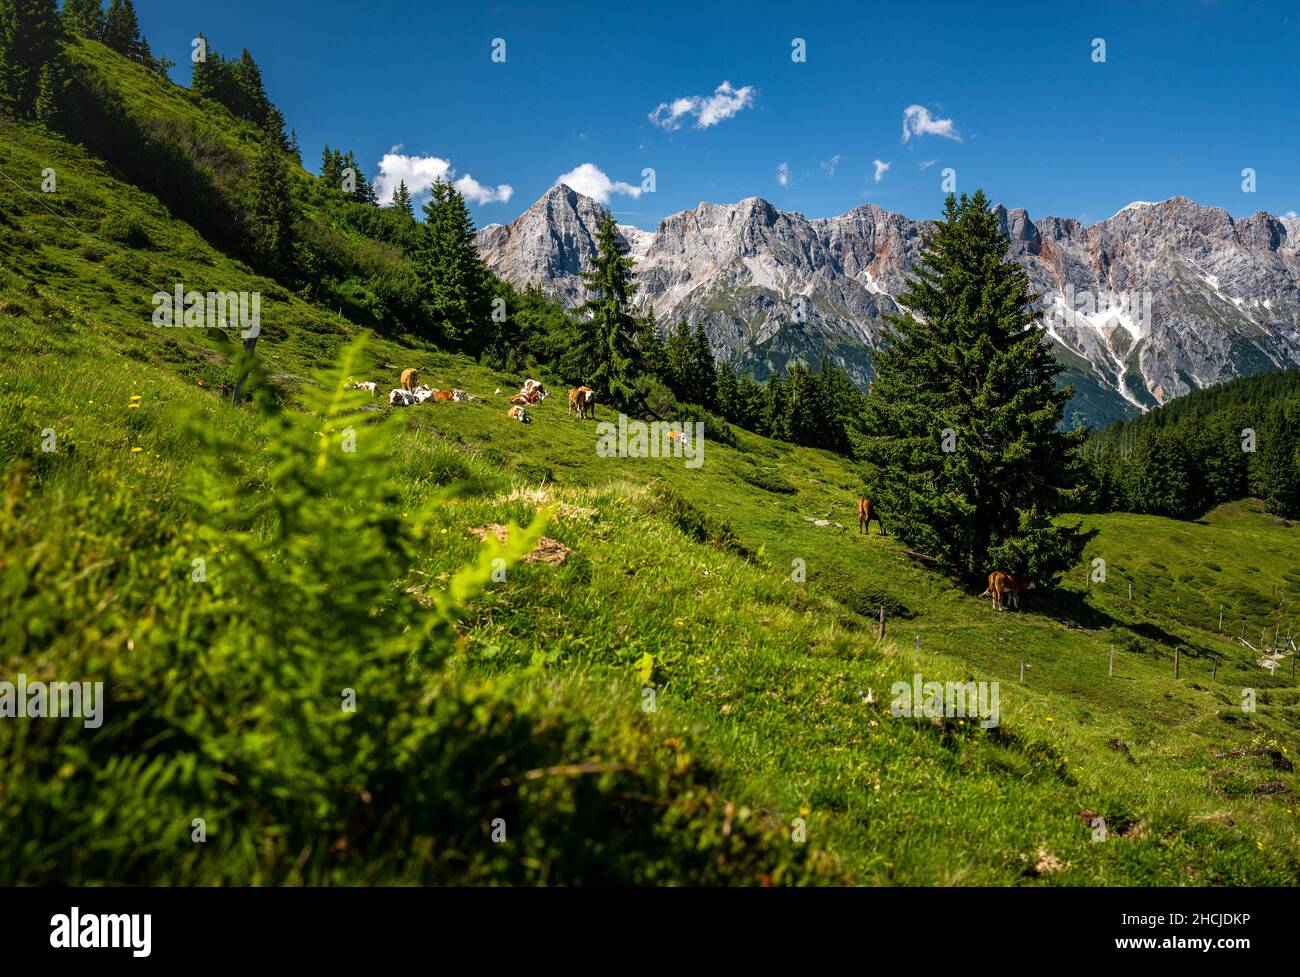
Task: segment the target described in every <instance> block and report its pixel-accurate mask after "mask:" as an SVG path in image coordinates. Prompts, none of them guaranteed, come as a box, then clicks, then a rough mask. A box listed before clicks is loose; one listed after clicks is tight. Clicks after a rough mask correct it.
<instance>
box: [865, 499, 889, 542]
mask: <svg viewBox="0 0 1300 977" xmlns="http://www.w3.org/2000/svg"><path fill="white" fill-rule="evenodd" d="M872 519H874V520H876V522H877V523H879V524H880V533H881V535H882V536H888V535H889V533H888V532H886V531H885V523H884V522H883V521H882V520H881V518H880V510H878V509H876V508H875V507H874V506H873V505H872V503H871V500H870V499H868V498H867V497H866V496H865V495H859V496H858V532H860V533H866V534H867V535H868V536H870V535H871V520H872Z"/></svg>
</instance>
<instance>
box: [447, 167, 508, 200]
mask: <svg viewBox="0 0 1300 977" xmlns="http://www.w3.org/2000/svg"><path fill="white" fill-rule="evenodd" d="M456 189H457V190H459V191H460V195H461V196H462V197H464V198H465V199H466V200H472V201H473V202H474V203H476V204H503V203H505V202H506V201H508V200H509V199H510V198H511V197H512V196H514V192H515V188H514V187H512V186H511V185H510V184H509V183H500V184H497V187H496V189H493V188H492V187H485V186H484V185H483V184H481V183H479V182H478V180H476V179H474V178H473V177H472V176H470V175H469V174H468V173H466V174H465V175H464V176H462V177H461V178H460V179H459V180H457V181H456Z"/></svg>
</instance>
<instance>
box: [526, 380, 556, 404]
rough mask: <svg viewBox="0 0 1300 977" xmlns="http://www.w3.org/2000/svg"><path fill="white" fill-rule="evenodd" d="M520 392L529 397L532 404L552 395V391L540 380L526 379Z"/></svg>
mask: <svg viewBox="0 0 1300 977" xmlns="http://www.w3.org/2000/svg"><path fill="white" fill-rule="evenodd" d="M519 392H520V393H521V394H523V395H524V396H525V397H527V398H528V402H529V403H530V404H537V403H540V402H541V401H543V400H545V399H546V398H547V397H549V396H550V395H551V392H550V391H549V390H547V389H546V388H545V387H543V386H542V383H541V381H540V380H525V381H524V385H523V386H522V387H520V388H519Z"/></svg>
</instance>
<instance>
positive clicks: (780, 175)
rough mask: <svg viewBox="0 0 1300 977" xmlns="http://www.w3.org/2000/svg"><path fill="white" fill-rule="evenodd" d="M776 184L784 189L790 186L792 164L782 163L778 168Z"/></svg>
mask: <svg viewBox="0 0 1300 977" xmlns="http://www.w3.org/2000/svg"><path fill="white" fill-rule="evenodd" d="M776 182H777V183H779V184H781V186H783V187H788V186H789V185H790V164H789V163H782V164H781V165H780V166H778V167H777V168H776Z"/></svg>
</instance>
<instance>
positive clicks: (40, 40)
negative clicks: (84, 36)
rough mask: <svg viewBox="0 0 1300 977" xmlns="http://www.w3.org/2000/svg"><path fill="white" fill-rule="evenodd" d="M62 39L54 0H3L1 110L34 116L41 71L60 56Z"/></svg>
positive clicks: (0, 3)
mask: <svg viewBox="0 0 1300 977" xmlns="http://www.w3.org/2000/svg"><path fill="white" fill-rule="evenodd" d="M62 39H63V27H62V24H61V23H60V21H59V12H58V10H57V9H56V7H55V5H54V0H0V108H3V109H6V110H8V111H9V112H10V113H11V114H13V115H16V116H18V117H19V118H24V119H26V118H31V117H32V116H33V115H34V114H35V112H36V99H37V96H38V95H39V93H40V87H41V70H42V69H43V68H44V67H45V65H47V64H48V63H50V62H51V61H55V60H57V59H58V58H60V57H61V54H60V51H59V43H60V42H61V40H62Z"/></svg>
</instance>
